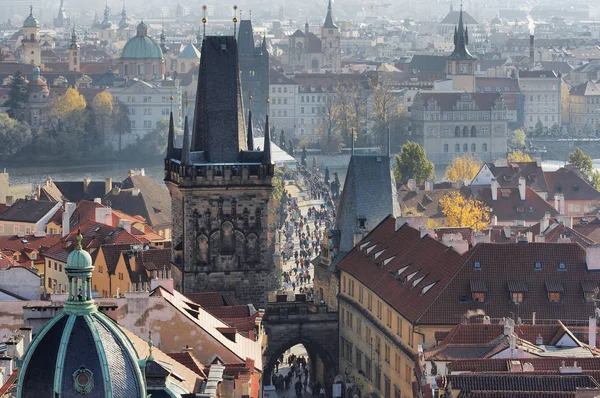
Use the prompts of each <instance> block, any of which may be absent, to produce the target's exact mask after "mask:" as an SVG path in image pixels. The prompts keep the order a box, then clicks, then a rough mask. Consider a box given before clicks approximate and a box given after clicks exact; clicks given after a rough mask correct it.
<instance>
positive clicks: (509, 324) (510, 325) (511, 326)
mask: <svg viewBox="0 0 600 398" xmlns="http://www.w3.org/2000/svg"><path fill="white" fill-rule="evenodd" d="M514 332H515V321H513V320H512V319H511V318H507V319H506V322H505V323H504V335H505V336H510V335H511V334H513V333H514Z"/></svg>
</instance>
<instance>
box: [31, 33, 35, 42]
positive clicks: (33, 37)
mask: <svg viewBox="0 0 600 398" xmlns="http://www.w3.org/2000/svg"><path fill="white" fill-rule="evenodd" d="M31 41H35V34H33V33H32V34H31Z"/></svg>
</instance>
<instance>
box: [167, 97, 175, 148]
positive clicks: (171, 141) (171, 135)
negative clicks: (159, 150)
mask: <svg viewBox="0 0 600 398" xmlns="http://www.w3.org/2000/svg"><path fill="white" fill-rule="evenodd" d="M169 100H170V101H171V113H170V115H169V135H168V138H167V140H168V141H167V159H173V157H175V123H173V96H172V95H171V96H170V97H169Z"/></svg>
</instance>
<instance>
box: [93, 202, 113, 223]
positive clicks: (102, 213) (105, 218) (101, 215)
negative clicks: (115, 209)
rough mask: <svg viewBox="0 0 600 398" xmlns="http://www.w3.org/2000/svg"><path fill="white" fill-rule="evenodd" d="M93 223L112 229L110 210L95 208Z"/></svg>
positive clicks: (108, 208)
mask: <svg viewBox="0 0 600 398" xmlns="http://www.w3.org/2000/svg"><path fill="white" fill-rule="evenodd" d="M94 221H96V222H97V223H100V224H105V225H109V226H111V227H112V209H111V208H110V207H97V208H96V214H95V218H94Z"/></svg>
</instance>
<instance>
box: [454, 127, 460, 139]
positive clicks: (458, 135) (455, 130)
mask: <svg viewBox="0 0 600 398" xmlns="http://www.w3.org/2000/svg"><path fill="white" fill-rule="evenodd" d="M454 136H455V137H460V127H458V126H456V127H454Z"/></svg>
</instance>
